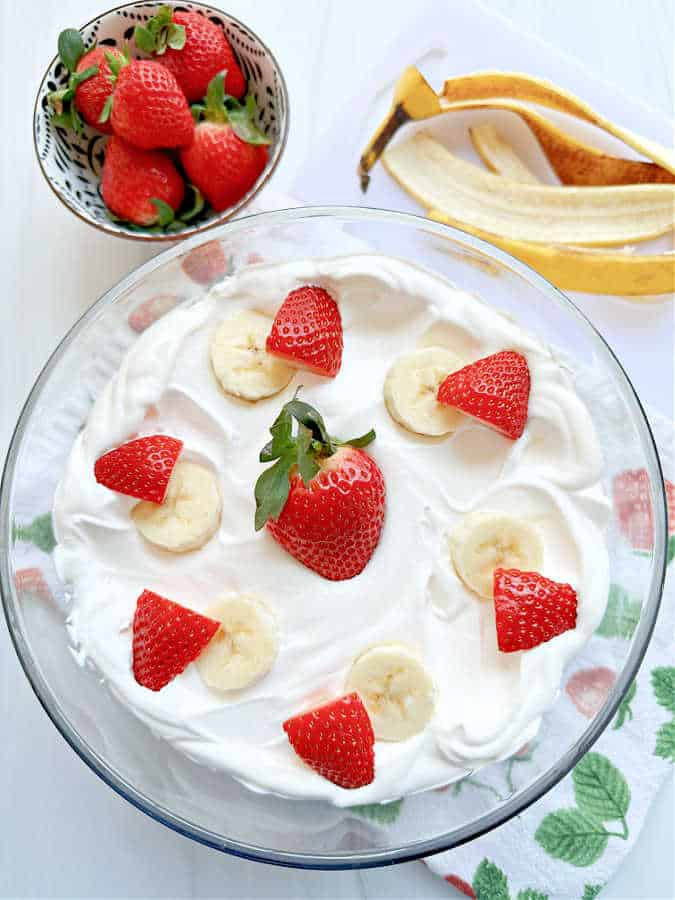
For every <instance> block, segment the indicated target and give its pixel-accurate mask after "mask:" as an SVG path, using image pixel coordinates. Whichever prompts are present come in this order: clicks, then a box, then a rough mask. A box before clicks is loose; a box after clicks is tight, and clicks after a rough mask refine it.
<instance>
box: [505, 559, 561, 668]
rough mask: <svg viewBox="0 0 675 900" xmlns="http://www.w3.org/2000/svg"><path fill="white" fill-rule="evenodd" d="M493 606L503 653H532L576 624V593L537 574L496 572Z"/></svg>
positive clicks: (517, 570) (511, 570)
mask: <svg viewBox="0 0 675 900" xmlns="http://www.w3.org/2000/svg"><path fill="white" fill-rule="evenodd" d="M494 602H495V620H496V625H497V646H498V647H499V649H500V650H501V651H502V652H503V653H513V652H514V651H516V650H531V649H532V648H533V647H538V646H539V644H544V643H545V642H546V641H550V640H551V638H554V637H556V636H557V635H559V634H562V633H563V632H564V631H570V630H571V629H573V628H575V627H576V624H577V592H576V591H575V590H574V588H572V587H570V585H569V584H561V583H559V582H557V581H551V579H550V578H545V577H544V576H543V575H540V574H539V573H538V572H521V571H520V570H519V569H495V574H494Z"/></svg>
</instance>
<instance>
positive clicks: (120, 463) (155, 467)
mask: <svg viewBox="0 0 675 900" xmlns="http://www.w3.org/2000/svg"><path fill="white" fill-rule="evenodd" d="M182 449H183V442H182V441H179V440H178V439H177V438H173V437H168V436H167V435H165V434H153V435H151V436H150V437H142V438H137V439H136V440H134V441H129V442H128V443H126V444H122V446H121V447H117V448H116V449H115V450H110V452H108V453H104V454H103V456H101V457H99V458H98V459H97V460H96V463H95V464H94V476H95V478H96V481H98V483H99V484H102V485H104V487H107V488H110V490H111V491H117V493H118V494H126V495H127V496H129V497H136V498H138V499H139V500H149V501H150V502H151V503H163V502H164V497H165V496H166V488H167V485H168V483H169V478H170V477H171V473H172V472H173V467H174V466H175V465H176V460H177V459H178V456H179V454H180V451H181V450H182Z"/></svg>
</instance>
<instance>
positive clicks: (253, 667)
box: [197, 594, 277, 691]
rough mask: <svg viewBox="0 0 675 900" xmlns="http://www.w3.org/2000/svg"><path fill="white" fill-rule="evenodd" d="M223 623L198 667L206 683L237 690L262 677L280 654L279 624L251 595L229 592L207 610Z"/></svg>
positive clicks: (199, 659)
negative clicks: (278, 650) (278, 644)
mask: <svg viewBox="0 0 675 900" xmlns="http://www.w3.org/2000/svg"><path fill="white" fill-rule="evenodd" d="M206 615H207V616H210V618H212V619H216V620H217V621H219V622H220V624H221V627H220V629H219V630H218V631H217V632H216V633H215V635H214V636H213V638H212V640H211V641H210V642H209V644H208V645H207V647H206V649H205V650H204V651H203V653H202V654H201V655H200V656H199V658H198V659H197V669H198V670H199V674H200V675H201V677H202V679H203V680H204V681H205V682H206V684H207V685H208V686H209V687H211V688H215V689H216V690H219V691H235V690H239V689H240V688H244V687H246V686H247V685H249V684H252V683H253V682H254V681H257V680H258V679H259V678H262V676H263V675H265V674H266V673H267V672H269V670H270V669H271V668H272V665H273V663H274V660H275V658H276V655H277V626H276V622H275V619H274V615H273V614H272V612H271V610H270V609H269V608H268V607H267V606H266V605H265V604H264V603H263V602H262V601H261V600H258V599H257V598H256V597H252V596H250V595H248V594H227V595H226V596H225V597H223V598H222V599H221V600H219V601H218V602H217V603H216V604H215V605H214V606H212V607H211V608H210V609H208V610H207V611H206Z"/></svg>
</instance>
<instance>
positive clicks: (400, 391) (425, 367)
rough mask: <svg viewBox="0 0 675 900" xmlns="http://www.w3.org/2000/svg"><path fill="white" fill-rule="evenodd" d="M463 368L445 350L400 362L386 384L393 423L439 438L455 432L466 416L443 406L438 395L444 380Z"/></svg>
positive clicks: (429, 349)
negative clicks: (451, 373) (439, 387)
mask: <svg viewBox="0 0 675 900" xmlns="http://www.w3.org/2000/svg"><path fill="white" fill-rule="evenodd" d="M462 365H463V363H462V362H461V360H460V359H459V357H458V356H457V355H456V354H455V353H453V352H452V351H451V350H447V349H446V348H445V347H422V348H421V349H419V350H413V352H412V353H407V354H406V355H405V356H401V357H400V358H399V359H397V360H396V362H395V363H394V364H393V366H392V367H391V369H389V372H388V374H387V377H386V379H385V382H384V402H385V403H386V406H387V409H388V410H389V414H390V416H391V417H392V419H394V420H395V421H396V422H398V423H399V425H402V426H403V427H404V428H407V429H408V431H412V432H414V433H415V434H425V435H429V436H434V437H437V436H439V435H442V434H449V433H450V432H451V431H454V430H455V429H456V428H457V426H458V425H459V423H460V422H461V421H462V413H460V412H459V410H456V409H451V408H450V407H448V406H443V404H442V403H439V402H438V400H437V399H436V393H437V391H438V386H439V385H440V383H441V382H442V381H443V379H444V378H445V377H446V376H447V375H448V374H449V373H450V372H456V371H457V370H458V369H461V368H462Z"/></svg>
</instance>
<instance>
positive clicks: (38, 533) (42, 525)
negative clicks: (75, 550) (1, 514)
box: [12, 512, 56, 553]
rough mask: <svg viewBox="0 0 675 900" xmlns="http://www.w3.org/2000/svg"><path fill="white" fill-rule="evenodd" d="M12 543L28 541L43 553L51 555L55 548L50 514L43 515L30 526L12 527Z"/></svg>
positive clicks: (15, 525) (14, 525)
mask: <svg viewBox="0 0 675 900" xmlns="http://www.w3.org/2000/svg"><path fill="white" fill-rule="evenodd" d="M12 540H13V541H30V543H32V544H35V546H36V547H37V548H38V550H42V552H43V553H51V552H52V550H53V549H54V547H56V538H55V537H54V529H53V527H52V514H51V513H50V512H48V513H44V515H42V516H38V517H37V518H35V519H33V521H32V522H31V523H30V525H17V524H16V522H15V523H14V524H13V525H12Z"/></svg>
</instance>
